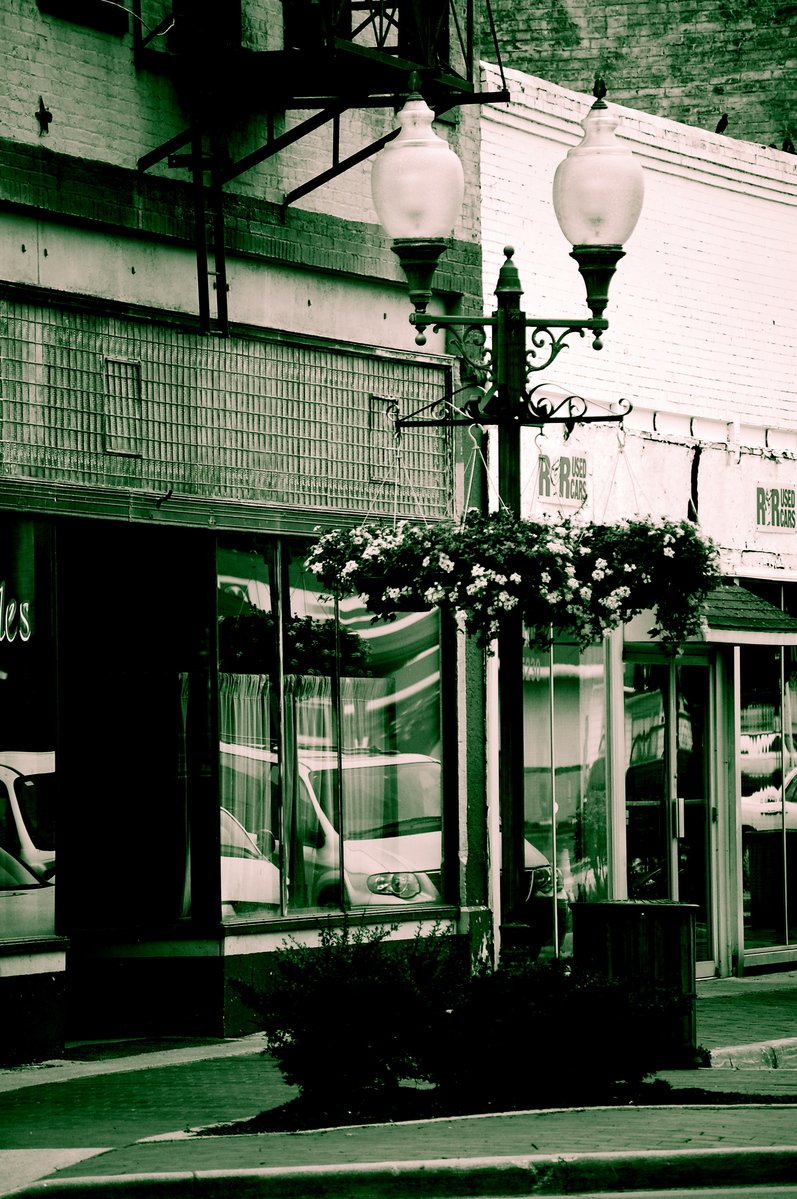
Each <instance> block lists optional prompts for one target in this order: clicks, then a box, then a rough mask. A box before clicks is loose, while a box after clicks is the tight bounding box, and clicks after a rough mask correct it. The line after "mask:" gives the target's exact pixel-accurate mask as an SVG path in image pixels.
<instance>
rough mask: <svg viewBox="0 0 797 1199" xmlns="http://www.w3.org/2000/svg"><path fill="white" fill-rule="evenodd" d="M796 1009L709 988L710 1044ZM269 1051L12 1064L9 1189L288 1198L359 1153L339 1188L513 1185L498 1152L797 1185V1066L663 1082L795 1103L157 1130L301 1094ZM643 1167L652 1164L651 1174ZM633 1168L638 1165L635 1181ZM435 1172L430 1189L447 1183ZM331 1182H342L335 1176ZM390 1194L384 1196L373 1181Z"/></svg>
mask: <svg viewBox="0 0 797 1199" xmlns="http://www.w3.org/2000/svg"><path fill="white" fill-rule="evenodd" d="M796 1016H797V972H790V973H789V974H788V975H782V976H766V977H765V978H760V979H750V978H747V979H741V980H735V979H734V980H724V981H722V982H711V983H707V984H705V983H701V984H699V986H698V1042H699V1043H700V1044H702V1045H703V1046H704V1047H706V1048H707V1049H710V1050H712V1051H713V1052H714V1053H715V1054H716V1052H717V1051H718V1050H719V1049H721V1047H722V1046H723V1044H725V1045H727V1044H728V1043H729V1041H734V1042H737V1043H738V1042H739V1041H743V1040H745V1039H747V1040H749V1038H750V1037H755V1038H756V1040H767V1039H770V1040H778V1041H781V1042H782V1041H784V1039H785V1038H788V1037H789V1035H790V1034H791V1035H792V1036H794V1034H795V1032H796V1031H797V1030H795V1029H794V1022H795V1018H796ZM262 1045H263V1040H262V1038H260V1037H253V1038H242V1039H240V1040H238V1041H232V1042H215V1043H214V1042H212V1041H205V1042H199V1043H193V1044H189V1045H185V1046H183V1047H180V1048H171V1049H169V1050H167V1051H163V1050H161V1049H159V1047H158V1046H157V1045H155V1046H152V1045H150V1046H140V1047H139V1049H141V1050H146V1052H139V1053H135V1052H133V1051H132V1050H133V1047H116V1048H114V1047H107V1046H106V1047H97V1048H96V1049H95V1050H92V1049H91V1048H90V1047H85V1048H84V1049H83V1050H81V1053H82V1054H83V1056H85V1057H89V1058H90V1057H94V1059H95V1060H87V1061H76V1060H69V1061H63V1062H59V1063H54V1064H41V1065H38V1066H32V1067H27V1068H19V1069H16V1070H10V1071H5V1072H3V1071H0V1130H1V1131H0V1149H3V1150H4V1152H3V1153H2V1154H1V1155H0V1194H7V1193H8V1192H9V1191H11V1190H12V1189H13V1188H14V1187H16V1186H23V1185H25V1184H27V1183H29V1182H30V1183H33V1181H34V1180H35V1179H37V1178H44V1177H46V1176H48V1175H49V1176H51V1177H52V1175H53V1171H57V1174H56V1175H55V1177H54V1179H52V1181H50V1182H49V1183H48V1184H47V1187H48V1191H49V1192H50V1193H55V1192H54V1190H53V1188H54V1187H55V1186H56V1183H57V1185H58V1187H61V1186H62V1184H63V1186H67V1185H71V1186H72V1187H79V1186H82V1185H83V1184H81V1183H79V1181H78V1180H79V1179H81V1178H84V1179H86V1180H87V1181H86V1184H85V1185H86V1186H87V1187H88V1188H89V1189H91V1188H92V1187H94V1188H95V1189H94V1194H95V1195H96V1193H97V1189H99V1190H100V1191H101V1192H104V1191H105V1190H108V1189H109V1188H110V1189H112V1184H111V1183H110V1182H109V1181H108V1178H107V1175H108V1174H112V1175H115V1176H118V1177H123V1178H124V1177H126V1178H128V1179H130V1178H132V1177H133V1176H139V1175H142V1176H149V1175H155V1176H157V1177H158V1178H159V1179H160V1183H161V1184H165V1185H166V1184H168V1185H171V1184H172V1183H174V1185H175V1186H177V1185H178V1183H179V1179H180V1178H182V1177H183V1176H187V1177H190V1178H191V1179H193V1180H196V1179H197V1178H198V1177H199V1176H200V1175H201V1176H202V1177H205V1175H207V1177H208V1178H210V1176H218V1174H219V1171H221V1173H222V1175H224V1176H225V1177H226V1175H227V1174H228V1173H230V1172H232V1173H233V1174H235V1177H236V1178H239V1179H240V1178H242V1175H240V1174H239V1173H236V1172H240V1171H241V1170H244V1171H246V1170H249V1171H255V1172H256V1175H257V1179H260V1178H261V1174H260V1173H257V1172H261V1173H262V1171H264V1170H265V1171H268V1172H270V1173H269V1191H268V1193H269V1195H271V1194H278V1193H281V1192H280V1191H279V1186H281V1185H282V1183H281V1182H280V1181H279V1179H280V1178H282V1177H283V1175H284V1174H285V1171H287V1172H288V1174H289V1175H290V1176H291V1177H293V1178H294V1183H295V1182H296V1181H297V1177H296V1172H297V1171H298V1172H299V1174H300V1175H301V1178H302V1181H301V1189H302V1193H303V1194H307V1195H309V1194H311V1193H316V1192H314V1191H313V1190H312V1186H315V1185H316V1183H315V1182H314V1183H312V1185H311V1182H310V1181H308V1180H309V1179H310V1178H311V1177H312V1178H315V1179H316V1180H317V1179H318V1178H321V1177H322V1175H323V1176H324V1177H326V1175H324V1171H323V1170H321V1171H320V1173H319V1167H320V1166H323V1167H324V1168H325V1169H326V1170H328V1171H332V1172H333V1174H334V1172H335V1171H338V1174H340V1172H341V1171H343V1170H344V1169H345V1168H348V1167H350V1166H351V1164H352V1163H361V1165H360V1166H359V1167H357V1170H355V1173H357V1172H358V1171H359V1173H358V1177H359V1178H360V1180H361V1182H362V1186H363V1187H364V1188H365V1189H364V1190H362V1192H360V1191H357V1192H355V1191H354V1190H344V1191H342V1192H337V1193H342V1194H355V1193H357V1194H360V1193H362V1194H363V1195H368V1189H367V1188H368V1186H374V1185H376V1184H375V1183H374V1177H375V1175H373V1173H372V1174H370V1175H369V1174H367V1170H371V1171H372V1172H373V1170H375V1169H377V1167H376V1165H375V1163H379V1162H385V1161H387V1162H394V1163H395V1162H397V1161H399V1162H400V1161H408V1162H414V1163H416V1166H415V1167H413V1168H414V1169H416V1172H417V1163H418V1162H419V1161H421V1160H424V1161H425V1160H426V1159H429V1160H439V1161H441V1162H446V1163H448V1164H449V1166H451V1168H452V1169H453V1168H454V1167H453V1165H452V1163H455V1162H457V1161H459V1160H460V1159H467V1160H468V1161H470V1162H471V1163H472V1164H473V1165H474V1168H476V1165H477V1164H478V1163H482V1164H481V1165H479V1166H478V1169H479V1170H482V1169H484V1170H485V1171H487V1174H485V1175H484V1178H485V1179H487V1176H488V1174H489V1172H490V1171H493V1173H492V1174H489V1177H490V1178H493V1179H494V1180H497V1181H496V1183H495V1184H496V1185H499V1183H500V1185H501V1186H505V1187H507V1186H509V1185H510V1183H509V1180H508V1178H507V1176H506V1173H505V1171H504V1169H503V1167H502V1168H501V1169H500V1170H498V1167H497V1166H495V1164H494V1165H492V1166H490V1165H488V1164H485V1163H488V1162H489V1161H490V1160H492V1159H498V1161H499V1162H503V1163H504V1166H506V1167H507V1168H508V1164H507V1163H509V1162H510V1160H511V1161H515V1160H516V1159H517V1160H520V1159H522V1160H523V1162H524V1163H525V1164H524V1166H523V1169H524V1170H526V1171H528V1170H532V1172H534V1171H538V1170H543V1173H544V1174H545V1177H546V1178H548V1177H549V1175H548V1174H547V1173H545V1171H548V1170H549V1169H553V1168H554V1167H553V1166H551V1165H550V1163H551V1162H554V1163H556V1162H559V1163H560V1165H561V1162H562V1161H564V1160H565V1159H567V1161H568V1162H570V1165H569V1167H568V1168H569V1169H570V1170H571V1173H572V1169H574V1168H575V1167H574V1166H573V1162H574V1161H576V1160H577V1161H579V1162H582V1163H583V1165H584V1169H586V1170H587V1171H589V1169H592V1168H593V1167H594V1168H595V1169H596V1170H597V1169H600V1170H602V1171H603V1175H602V1177H603V1178H604V1179H605V1178H607V1177H608V1178H611V1179H614V1181H617V1179H618V1178H619V1179H621V1180H622V1179H623V1178H625V1181H628V1179H637V1180H638V1179H639V1178H641V1177H642V1176H643V1175H644V1173H645V1170H654V1174H653V1175H651V1174H648V1175H647V1177H652V1178H654V1181H653V1182H651V1183H650V1185H654V1184H655V1182H656V1178H655V1177H654V1175H655V1169H658V1168H661V1169H662V1170H664V1171H665V1174H666V1178H667V1180H668V1181H669V1180H670V1179H671V1177H674V1174H673V1171H675V1174H677V1172H678V1170H679V1169H681V1168H683V1169H684V1170H686V1169H687V1166H686V1165H685V1164H684V1163H685V1161H686V1158H685V1157H684V1156H683V1155H684V1154H686V1155H687V1157H689V1161H690V1162H692V1165H693V1166H695V1168H696V1169H698V1168H699V1170H702V1171H703V1173H698V1177H701V1178H711V1179H714V1178H715V1177H720V1176H721V1174H718V1171H720V1168H721V1169H722V1170H725V1169H727V1170H728V1171H729V1174H728V1178H729V1180H731V1181H738V1180H739V1179H740V1178H741V1181H742V1183H743V1181H744V1179H743V1178H742V1176H741V1175H740V1174H739V1171H742V1172H743V1171H744V1169H745V1168H747V1167H746V1166H745V1163H748V1165H749V1163H751V1162H753V1160H754V1159H755V1162H756V1163H757V1165H756V1169H757V1170H758V1171H759V1173H760V1171H761V1169H766V1170H770V1171H775V1173H773V1174H772V1175H771V1177H772V1178H773V1180H774V1179H775V1178H778V1179H781V1180H784V1181H786V1180H788V1181H797V1070H789V1069H778V1070H772V1069H769V1070H767V1069H757V1070H739V1069H724V1070H721V1069H707V1070H699V1071H675V1072H666V1073H664V1074H663V1075H662V1076H661V1077H664V1078H665V1079H666V1080H667V1081H669V1082H670V1083H671V1085H672V1086H674V1087H675V1088H692V1087H695V1086H697V1087H700V1088H701V1089H702V1090H704V1091H706V1090H712V1089H713V1090H717V1089H719V1090H721V1091H734V1092H736V1093H742V1094H744V1095H747V1096H750V1095H756V1096H760V1095H769V1096H771V1097H772V1098H773V1099H779V1100H781V1101H782V1100H783V1099H784V1098H791V1097H795V1104H794V1105H791V1104H783V1103H782V1102H781V1103H779V1104H773V1105H772V1106H768V1105H765V1106H727V1107H722V1106H706V1105H700V1106H696V1107H689V1106H679V1107H655V1108H619V1109H617V1108H614V1109H586V1110H578V1109H575V1110H574V1109H569V1110H567V1111H561V1112H551V1111H546V1112H537V1113H511V1114H508V1115H505V1116H486V1117H484V1116H478V1117H465V1118H461V1119H456V1120H453V1119H452V1120H435V1121H426V1122H422V1123H417V1124H416V1123H412V1124H393V1125H385V1126H364V1127H354V1128H348V1129H335V1130H328V1131H314V1132H308V1133H299V1134H290V1135H288V1134H262V1135H259V1136H247V1137H229V1136H227V1137H201V1138H200V1137H196V1136H192V1137H190V1138H185V1137H184V1136H183V1138H182V1139H160V1140H154V1141H153V1140H150V1141H147V1140H145V1138H149V1137H163V1135H164V1134H178V1137H179V1135H180V1133H181V1131H182V1130H186V1129H190V1128H196V1127H206V1126H208V1125H210V1124H215V1123H218V1122H226V1121H232V1120H236V1119H241V1118H246V1117H247V1116H252V1115H255V1114H257V1113H258V1112H260V1111H263V1110H265V1109H266V1108H270V1107H275V1106H277V1105H279V1104H281V1103H284V1102H285V1101H286V1100H287V1099H289V1098H290V1097H291V1096H292V1095H293V1094H294V1093H295V1092H294V1091H293V1090H292V1089H291V1088H288V1087H286V1085H285V1084H284V1082H283V1081H282V1078H281V1076H280V1074H279V1071H278V1070H277V1069H276V1066H275V1065H274V1063H273V1061H271V1060H270V1059H269V1058H268V1057H264V1056H263V1055H262V1053H261V1052H260V1050H261V1048H262ZM120 1054H121V1056H120ZM759 1064H760V1063H759ZM739 1154H741V1155H742V1156H741V1157H739ZM762 1154H764V1155H765V1158H762V1156H761V1155H762ZM573 1155H575V1157H574V1156H573ZM689 1155H691V1156H689ZM696 1155H697V1156H696ZM729 1155H730V1156H729ZM545 1162H547V1163H548V1165H544V1163H545ZM623 1163H625V1165H623ZM641 1163H643V1164H644V1163H647V1165H645V1166H644V1169H643V1164H641ZM651 1163H652V1164H651ZM679 1163H680V1164H679ZM696 1163H697V1164H696ZM700 1163H703V1164H702V1165H700ZM729 1163H730V1164H729ZM543 1167H544V1168H543ZM386 1168H387V1167H386ZM459 1168H460V1167H457V1169H459ZM461 1168H463V1169H464V1166H463V1167H461ZM408 1169H410V1167H409V1166H408V1167H406V1168H405V1167H400V1168H399V1167H396V1170H397V1175H396V1176H397V1177H398V1176H399V1175H400V1176H401V1177H402V1178H403V1177H405V1170H408ZM442 1169H443V1168H442V1167H441V1170H442ZM626 1169H627V1170H628V1171H631V1173H630V1174H629V1173H626V1174H625V1175H624V1174H623V1173H622V1171H623V1170H626ZM496 1170H498V1173H495V1171H496ZM363 1171H366V1173H363ZM607 1171H608V1173H607ZM618 1171H619V1173H618ZM633 1171H636V1173H634V1172H633ZM640 1171H641V1173H640ZM291 1172H293V1174H291ZM395 1172H396V1171H394V1173H395ZM790 1172H793V1173H794V1175H795V1177H794V1178H793V1179H792V1178H791V1175H790ZM278 1175H279V1177H278ZM765 1176H766V1177H767V1178H769V1177H770V1175H769V1174H767V1175H765ZM286 1177H287V1176H286ZM336 1177H337V1175H336ZM440 1177H441V1179H442V1181H441V1182H440V1185H441V1186H447V1185H449V1182H450V1175H448V1174H446V1173H445V1171H443V1173H442V1174H441V1176H440ZM480 1177H481V1176H480ZM536 1177H537V1175H536V1174H535V1178H536ZM540 1177H542V1175H541V1176H540ZM550 1177H553V1176H550ZM556 1177H557V1178H558V1177H559V1176H558V1175H556ZM424 1178H425V1181H424V1184H423V1185H424V1188H425V1189H424V1191H423V1193H424V1194H429V1195H431V1194H432V1193H435V1194H436V1193H438V1192H437V1191H434V1192H433V1191H432V1190H431V1189H429V1188H430V1187H431V1185H432V1184H431V1181H430V1180H429V1178H428V1177H427V1176H426V1175H424ZM446 1178H448V1179H449V1182H446ZM519 1178H521V1180H522V1179H523V1178H525V1179H526V1182H525V1184H524V1185H526V1186H527V1193H531V1190H529V1189H528V1187H529V1183H528V1177H527V1175H526V1174H523V1173H522V1172H521V1175H520V1176H519ZM369 1179H370V1181H368V1180H369ZM90 1180H93V1182H92V1181H90ZM101 1180H102V1181H101ZM217 1180H218V1179H217ZM328 1181H330V1186H331V1185H332V1181H331V1176H330V1178H329V1179H328ZM411 1181H412V1180H411V1178H409V1181H408V1182H407V1185H408V1186H409V1185H410V1183H411ZM415 1181H416V1183H417V1178H416V1180H415ZM570 1182H572V1177H571V1178H570ZM115 1185H116V1184H113V1186H115ZM142 1185H143V1184H142ZM180 1185H182V1184H180ZM197 1185H198V1184H197ZM208 1185H209V1184H208ZM257 1185H259V1182H258V1184H257ZM289 1185H290V1184H289V1182H285V1186H286V1187H289ZM318 1185H321V1184H320V1183H318ZM347 1185H348V1184H347ZM358 1185H359V1184H358ZM380 1185H381V1184H380ZM413 1185H414V1184H413ZM435 1185H437V1184H436V1183H435ZM485 1185H486V1182H485ZM518 1185H520V1183H519V1184H518ZM540 1185H542V1183H541V1184H540ZM191 1186H192V1187H193V1183H192V1184H191ZM535 1187H536V1183H535ZM274 1188H277V1189H274ZM308 1188H309V1189H308ZM223 1189H224V1188H222V1190H223ZM141 1193H142V1194H143V1193H144V1192H143V1191H142V1192H141ZM185 1193H188V1192H185ZM224 1193H226V1191H225V1192H224ZM253 1193H254V1192H253ZM264 1193H265V1192H264ZM285 1193H286V1194H287V1193H289V1192H288V1191H286V1192H285ZM318 1193H327V1192H318ZM329 1193H336V1192H334V1191H330V1192H329ZM377 1193H379V1194H380V1195H381V1193H382V1192H381V1191H379V1192H376V1191H372V1194H377ZM396 1193H397V1194H398V1193H399V1192H398V1191H397V1192H396ZM410 1193H411V1192H410ZM439 1193H440V1194H444V1193H445V1194H454V1193H456V1192H453V1191H451V1190H448V1191H446V1190H441V1191H440V1192H439ZM484 1193H485V1194H487V1193H490V1192H489V1191H485V1192H484ZM498 1193H504V1194H507V1195H508V1194H512V1193H520V1192H513V1191H512V1190H508V1189H505V1190H504V1191H502V1192H500V1191H499V1192H498ZM126 1199H128V1197H127V1196H126ZM129 1199H134V1197H133V1196H130V1197H129ZM369 1199H370V1196H369Z"/></svg>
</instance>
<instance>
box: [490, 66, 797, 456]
mask: <svg viewBox="0 0 797 1199" xmlns="http://www.w3.org/2000/svg"><path fill="white" fill-rule="evenodd" d="M508 80H509V86H510V90H511V93H512V100H511V102H510V104H508V105H493V106H488V107H486V108H485V109H484V111H483V116H482V198H483V203H482V222H483V238H484V245H485V293H486V296H487V302H488V305H492V297H491V295H490V293H491V291H492V289H493V288H494V286H495V281H496V278H497V272H498V268H499V266H500V263H501V261H502V253H501V250H502V247H503V246H504V245H505V244H507V243H509V244H512V245H514V246H515V247H516V255H515V258H516V261H517V263H518V266H519V269H520V276H521V280H522V282H523V284H524V286H525V288H526V294H525V296H524V306H525V308H526V311H527V312H528V313H529V314H534V315H542V316H566V317H569V316H578V315H583V316H588V315H589V313H588V310H587V309H586V305H585V303H584V290H583V284H582V281H581V278H580V276H579V275H578V271H577V268H576V265H575V263H574V262H573V260H572V259H571V258H569V256H568V255H569V247H568V245H567V243H566V242H565V240H564V238H563V236H562V234H561V232H560V230H559V226H558V224H557V222H556V218H555V216H554V212H553V206H552V203H551V187H552V182H553V174H554V171H555V169H556V166H557V164H558V163H559V161H560V160H561V159H562V158H563V157H564V156H565V154H566V152H567V150H568V148H569V147H570V146H571V145H573V144H575V143H576V142H578V141H579V140H580V138H581V130H580V127H579V124H578V121H579V120H580V119H582V118H583V116H584V115H586V113H587V111H588V109H589V107H590V104H591V102H592V99H591V97H588V96H579V95H577V94H576V93H573V92H568V91H565V90H563V89H561V88H557V87H554V86H553V85H551V84H548V83H544V82H543V81H541V80H538V79H535V78H533V77H531V76H528V75H523V74H521V73H519V72H508ZM497 81H498V80H497V74H496V72H495V70H494V68H487V86H488V87H494V86H497ZM618 111H619V112H620V113H621V114H622V117H623V121H622V125H621V127H620V133H621V135H622V136H623V137H625V138H626V139H627V140H628V143H629V145H630V146H631V148H632V149H633V150H634V152H635V153H636V154H638V155H639V157H640V160H641V162H642V165H643V168H644V169H645V181H646V198H645V205H644V208H643V211H642V216H641V218H640V222H639V225H638V226H637V229H636V231H635V232H634V234H633V236H632V237H631V238H630V239H629V243H628V246H627V255H626V257H625V258H624V259H622V261H621V262H620V264H619V266H618V269H617V274H616V275H615V277H614V280H613V281H612V287H611V291H610V300H609V307H608V309H607V312H606V316H607V318H608V319H609V321H610V329H609V331H608V334H607V335H606V338H605V348H604V349H603V350H602V351H601V352H599V353H595V352H594V351H592V350H591V349H590V348H589V346H588V344H587V343H586V342H580V341H576V342H573V343H572V345H571V348H570V349H568V350H566V351H565V353H564V354H563V355H562V356H561V357H560V358H559V359H558V360H557V362H556V363H555V364H554V366H553V367H552V368H551V370H550V371H549V372H548V373H547V375H546V377H550V378H555V379H557V380H558V381H560V382H561V383H562V384H563V385H564V386H566V387H568V388H569V389H570V390H572V391H575V392H579V393H580V394H584V395H588V396H593V397H596V398H598V399H601V400H607V401H611V400H616V399H618V398H620V397H621V396H622V397H625V398H627V399H628V400H630V401H631V402H632V403H633V404H634V405H635V406H636V408H637V409H639V410H641V409H650V410H653V411H655V412H658V413H660V414H663V413H673V414H681V415H682V416H684V417H700V418H703V417H705V418H708V419H711V420H717V421H726V422H738V424H739V426H740V428H741V430H742V436H743V440H744V438H745V437H746V438H747V439H748V440H751V441H752V443H753V444H756V443H757V435H756V434H755V433H754V430H755V429H756V428H760V429H763V428H769V429H781V430H785V431H787V432H793V431H794V430H797V382H796V381H795V370H794V366H795V356H796V355H795V351H796V350H797V158H795V157H794V156H793V155H788V154H783V153H781V152H779V151H775V150H770V149H767V148H764V147H760V146H756V145H753V144H751V143H747V142H740V141H735V140H732V139H729V138H722V137H718V136H716V135H714V134H711V133H706V132H705V131H703V130H697V129H692V128H690V127H688V126H686V125H681V124H678V123H676V122H673V121H666V120H663V119H660V118H657V117H654V116H649V115H647V114H644V113H641V112H636V111H632V110H630V109H618ZM640 417H641V411H640ZM747 430H749V433H748V432H747ZM770 444H772V443H771V440H770Z"/></svg>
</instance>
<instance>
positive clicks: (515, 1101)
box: [427, 960, 675, 1111]
mask: <svg viewBox="0 0 797 1199" xmlns="http://www.w3.org/2000/svg"><path fill="white" fill-rule="evenodd" d="M664 998H665V997H663V996H662V995H660V994H658V993H656V994H654V993H653V992H648V993H646V994H639V993H633V992H631V991H629V989H628V988H627V987H625V986H623V985H621V984H619V983H610V982H607V981H605V980H603V979H600V978H596V977H594V976H590V975H587V974H584V973H582V972H580V971H578V970H577V969H575V968H574V967H573V966H572V964H570V963H569V962H567V961H564V960H558V961H549V962H545V963H533V962H522V961H521V962H515V963H513V964H512V965H511V966H509V967H507V968H501V969H498V970H496V971H495V972H493V973H485V974H482V975H480V976H478V977H474V978H473V979H472V981H471V984H470V986H469V987H468V990H467V993H466V994H465V995H464V997H463V998H462V1000H461V1001H460V1002H459V1003H457V1004H455V1006H454V1007H453V1009H452V1010H451V1011H450V1012H447V1013H445V1014H444V1016H443V1018H442V1019H441V1022H440V1027H439V1029H438V1030H437V1032H436V1035H435V1036H434V1037H433V1038H432V1041H431V1044H432V1046H433V1059H434V1060H433V1064H432V1066H431V1068H430V1069H428V1070H427V1077H429V1078H430V1079H431V1080H432V1081H433V1082H434V1083H435V1084H436V1086H437V1089H438V1092H439V1094H440V1097H441V1100H443V1101H444V1103H445V1106H447V1107H452V1106H456V1107H458V1108H460V1109H461V1110H471V1111H475V1110H483V1111H490V1110H510V1109H514V1110H517V1109H520V1108H537V1107H552V1106H553V1107H560V1106H574V1105H579V1106H580V1105H583V1104H590V1103H606V1102H611V1101H612V1099H613V1098H614V1097H615V1095H616V1094H618V1093H619V1092H620V1091H621V1090H622V1089H623V1088H625V1090H626V1091H627V1090H628V1084H630V1085H631V1086H632V1087H633V1086H635V1085H636V1084H638V1083H640V1082H641V1081H642V1079H643V1078H644V1077H645V1076H646V1075H647V1074H649V1073H650V1072H651V1071H652V1070H653V1069H655V1068H656V1066H657V1061H656V1054H657V1044H656V1039H655V1035H651V1034H652V1031H653V1029H654V1025H655V1015H656V1013H658V1012H659V1010H660V1004H661V1003H662V1001H663V999H664ZM667 999H668V1001H669V1002H673V1001H675V997H673V996H669V997H667Z"/></svg>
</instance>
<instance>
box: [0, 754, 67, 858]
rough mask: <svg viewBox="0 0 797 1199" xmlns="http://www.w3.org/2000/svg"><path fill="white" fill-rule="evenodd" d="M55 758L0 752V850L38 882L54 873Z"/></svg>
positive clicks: (48, 755)
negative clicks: (31, 873) (0, 848)
mask: <svg viewBox="0 0 797 1199" xmlns="http://www.w3.org/2000/svg"><path fill="white" fill-rule="evenodd" d="M54 821H55V754H54V753H52V752H23V751H16V750H6V751H0V847H2V848H4V849H5V850H7V851H8V852H9V853H11V854H13V855H14V857H16V858H18V859H19V860H20V861H21V862H23V863H24V864H25V865H26V866H27V867H28V868H29V869H30V870H31V871H32V872H33V874H35V875H36V877H37V878H38V879H47V878H48V877H49V876H50V875H51V874H52V872H53V871H54V870H55V848H54V846H55V837H54Z"/></svg>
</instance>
